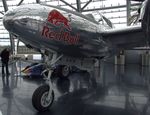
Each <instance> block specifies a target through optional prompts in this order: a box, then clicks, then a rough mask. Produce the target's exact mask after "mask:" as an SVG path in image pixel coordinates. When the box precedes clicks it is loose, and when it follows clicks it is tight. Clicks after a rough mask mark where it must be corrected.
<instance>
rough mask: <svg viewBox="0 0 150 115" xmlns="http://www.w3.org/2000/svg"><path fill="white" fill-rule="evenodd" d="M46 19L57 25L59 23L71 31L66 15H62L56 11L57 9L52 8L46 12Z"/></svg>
mask: <svg viewBox="0 0 150 115" xmlns="http://www.w3.org/2000/svg"><path fill="white" fill-rule="evenodd" d="M47 21H48V22H50V23H51V24H53V25H55V26H59V25H61V24H63V26H64V27H65V28H66V29H68V30H69V31H71V28H70V24H69V22H70V21H69V20H68V19H67V18H66V17H64V16H63V15H62V14H61V13H60V12H58V11H57V10H52V11H51V12H50V13H49V14H48V18H47Z"/></svg>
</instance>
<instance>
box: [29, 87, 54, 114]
mask: <svg viewBox="0 0 150 115" xmlns="http://www.w3.org/2000/svg"><path fill="white" fill-rule="evenodd" d="M48 91H49V86H48V85H42V86H40V87H38V88H37V89H36V90H35V91H34V93H33V95H32V105H33V107H34V108H35V109H36V110H38V111H46V110H48V109H49V108H50V106H51V105H52V103H53V101H54V91H52V94H51V99H50V102H49V101H48V102H47V103H48V104H46V105H45V106H44V105H42V97H43V98H44V100H43V101H44V102H43V103H45V101H46V100H45V96H46V95H47V93H48Z"/></svg>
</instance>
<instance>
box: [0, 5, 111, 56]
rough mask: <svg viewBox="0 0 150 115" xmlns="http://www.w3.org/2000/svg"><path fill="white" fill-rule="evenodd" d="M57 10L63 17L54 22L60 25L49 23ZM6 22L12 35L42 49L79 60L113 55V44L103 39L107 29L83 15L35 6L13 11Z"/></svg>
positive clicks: (6, 15)
mask: <svg viewBox="0 0 150 115" xmlns="http://www.w3.org/2000/svg"><path fill="white" fill-rule="evenodd" d="M53 10H57V11H58V12H59V13H60V14H58V15H59V16H57V17H58V18H59V19H56V18H55V20H54V19H53V21H55V22H56V21H59V22H56V23H55V22H52V23H50V21H49V20H48V19H50V18H49V15H50V12H51V11H53ZM60 15H61V16H60ZM54 16H55V15H54ZM55 17H56V16H55ZM64 18H65V19H64ZM3 19H4V20H3V21H4V26H5V27H6V29H7V30H8V31H10V32H11V33H13V34H15V35H17V36H18V37H19V39H21V41H23V42H24V43H25V44H30V45H31V46H33V47H35V48H38V49H47V50H49V51H51V52H58V53H60V54H65V55H69V56H76V57H104V56H106V55H108V54H109V53H110V52H111V50H110V49H111V47H110V44H108V43H106V42H105V40H104V39H103V38H102V37H101V36H100V32H101V31H103V29H104V27H102V25H99V24H98V23H97V22H96V21H94V20H92V19H90V18H88V17H86V16H84V15H82V14H80V13H76V12H73V11H70V10H66V9H62V8H58V7H54V6H45V5H38V4H34V5H28V6H27V5H25V6H20V7H18V8H17V9H14V10H12V11H9V12H7V13H6V14H5V16H4V18H3ZM60 19H61V20H60ZM51 20H52V19H51ZM68 28H70V29H68Z"/></svg>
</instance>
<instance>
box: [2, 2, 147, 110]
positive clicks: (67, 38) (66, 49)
mask: <svg viewBox="0 0 150 115" xmlns="http://www.w3.org/2000/svg"><path fill="white" fill-rule="evenodd" d="M149 6H150V0H146V1H145V2H144V3H143V6H142V9H141V21H142V22H141V25H139V26H132V27H126V28H123V29H107V28H105V27H104V25H102V24H99V23H98V22H97V21H95V20H94V19H93V18H91V17H88V16H85V15H83V14H81V13H77V12H74V11H70V10H67V9H64V8H60V7H56V6H50V5H42V4H33V5H22V6H19V7H18V8H16V9H13V10H11V11H8V12H6V14H5V15H4V17H3V23H4V26H5V28H6V29H7V30H8V31H9V32H10V33H11V34H13V35H16V36H17V37H18V39H19V40H21V41H22V42H24V43H25V44H26V45H30V46H32V47H33V48H35V49H40V50H41V51H43V53H45V52H46V54H47V55H48V56H47V57H48V58H47V60H45V64H46V65H47V69H46V70H45V71H48V76H47V79H46V85H43V86H40V87H39V88H37V89H36V90H35V92H34V93H33V97H32V103H33V106H34V107H35V108H36V109H37V110H38V111H45V110H47V109H48V108H49V107H50V106H51V105H52V103H53V100H54V92H53V85H52V82H51V73H52V72H53V66H54V65H55V64H65V65H69V66H71V65H76V66H78V67H81V68H84V69H91V70H92V67H93V65H94V63H95V60H100V59H103V58H106V57H108V56H111V55H113V54H116V53H117V52H118V51H119V50H124V49H129V48H133V47H138V46H140V47H141V46H146V45H149V42H150V38H149V35H150V30H149V29H150V7H149ZM45 71H44V72H45ZM44 72H43V74H44Z"/></svg>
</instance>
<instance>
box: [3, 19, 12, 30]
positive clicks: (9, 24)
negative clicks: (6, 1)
mask: <svg viewBox="0 0 150 115" xmlns="http://www.w3.org/2000/svg"><path fill="white" fill-rule="evenodd" d="M3 24H4V27H5V28H6V29H7V30H9V31H10V30H11V28H12V27H13V25H14V22H13V20H11V19H9V20H3Z"/></svg>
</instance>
